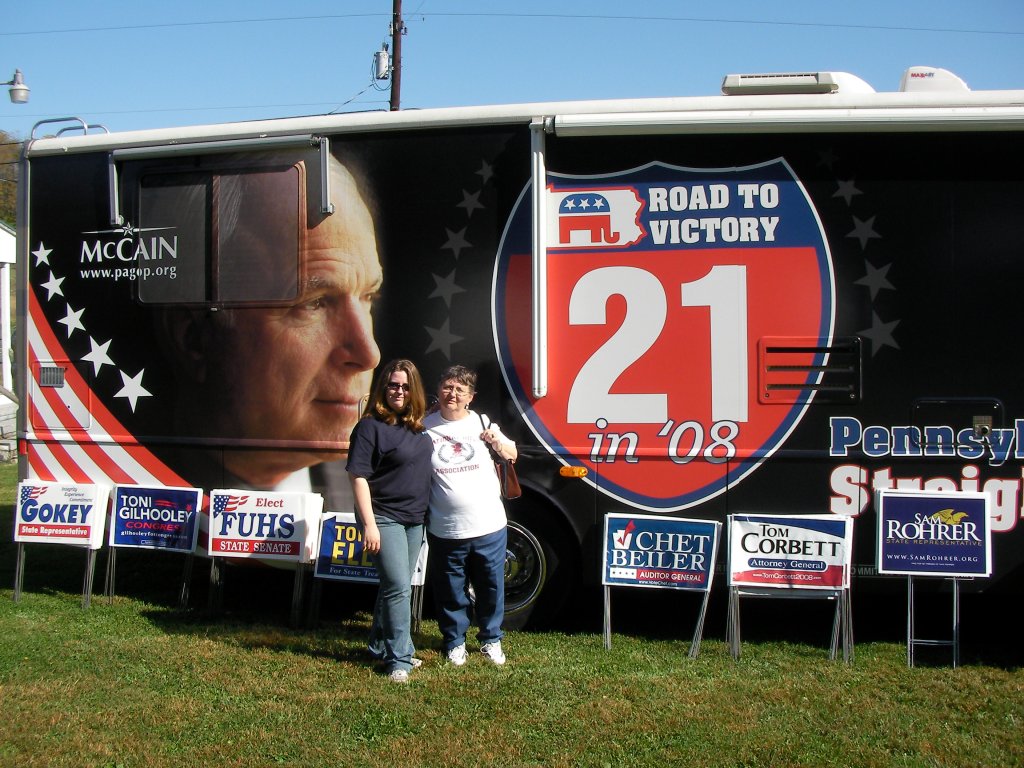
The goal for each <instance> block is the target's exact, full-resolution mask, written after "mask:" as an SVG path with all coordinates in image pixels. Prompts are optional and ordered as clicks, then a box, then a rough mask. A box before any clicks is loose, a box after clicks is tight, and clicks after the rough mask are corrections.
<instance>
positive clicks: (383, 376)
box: [363, 358, 427, 432]
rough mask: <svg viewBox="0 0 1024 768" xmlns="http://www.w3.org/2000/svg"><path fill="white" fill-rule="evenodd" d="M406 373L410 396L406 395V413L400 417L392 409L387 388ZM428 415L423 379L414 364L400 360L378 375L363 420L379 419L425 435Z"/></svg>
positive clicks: (385, 367) (381, 370)
mask: <svg viewBox="0 0 1024 768" xmlns="http://www.w3.org/2000/svg"><path fill="white" fill-rule="evenodd" d="M396 371H402V372H404V373H405V375H406V377H407V378H408V379H409V392H408V394H407V395H406V401H405V402H406V405H405V410H404V411H402V412H401V413H397V412H396V411H394V410H392V408H391V406H390V405H388V399H387V395H386V392H387V387H388V382H389V381H391V374H393V373H395V372H396ZM426 413H427V398H426V394H425V392H424V390H423V379H422V378H421V377H420V372H419V370H417V368H416V364H415V363H413V362H412V361H411V360H406V359H404V358H399V359H397V360H392V361H391V362H390V363H388V364H387V365H384V366H382V367H381V368H379V369H378V371H377V379H376V381H375V382H374V384H373V389H371V390H370V399H369V400H367V402H366V409H365V410H364V411H363V418H364V419H366V418H372V419H377V420H378V421H384V422H387V423H388V424H398V425H401V426H403V427H405V428H406V429H409V430H411V431H413V432H422V431H423V417H424V416H425V415H426Z"/></svg>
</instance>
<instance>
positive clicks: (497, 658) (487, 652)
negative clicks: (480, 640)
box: [480, 640, 505, 667]
mask: <svg viewBox="0 0 1024 768" xmlns="http://www.w3.org/2000/svg"><path fill="white" fill-rule="evenodd" d="M480 653H482V654H483V655H484V656H486V657H487V658H488V659H490V660H491V662H493V663H494V664H497V665H498V666H499V667H500V666H501V665H502V664H504V663H505V654H504V653H503V652H502V650H501V640H495V641H493V642H490V643H484V644H483V645H482V646H480Z"/></svg>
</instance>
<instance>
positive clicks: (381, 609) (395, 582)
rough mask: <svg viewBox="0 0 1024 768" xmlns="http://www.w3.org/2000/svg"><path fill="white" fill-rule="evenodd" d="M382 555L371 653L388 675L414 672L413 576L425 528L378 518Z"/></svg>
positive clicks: (379, 555) (376, 562) (377, 561)
mask: <svg viewBox="0 0 1024 768" xmlns="http://www.w3.org/2000/svg"><path fill="white" fill-rule="evenodd" d="M374 518H375V519H376V521H377V529H378V530H379V531H380V552H378V553H377V554H376V555H375V556H374V558H373V562H374V565H375V566H376V567H377V575H378V576H379V578H380V586H379V587H378V589H377V603H376V605H374V608H373V623H372V624H371V625H370V641H369V649H370V653H372V654H373V655H374V656H376V657H377V658H379V659H381V660H382V661H383V662H384V667H385V671H386V672H392V671H394V670H396V669H404V670H405V671H407V672H408V671H409V670H410V669H412V655H413V653H415V651H416V648H415V647H414V646H413V643H412V572H413V568H414V567H415V565H416V558H417V557H418V556H419V552H420V545H421V544H422V543H423V525H422V524H419V525H405V524H403V523H398V522H395V521H394V520H392V519H390V518H388V517H382V516H381V515H374Z"/></svg>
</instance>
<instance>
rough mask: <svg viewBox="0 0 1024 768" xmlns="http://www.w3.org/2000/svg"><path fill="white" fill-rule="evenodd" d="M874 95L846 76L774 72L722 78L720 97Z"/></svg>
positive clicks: (843, 74)
mask: <svg viewBox="0 0 1024 768" xmlns="http://www.w3.org/2000/svg"><path fill="white" fill-rule="evenodd" d="M837 92H842V93H851V92H852V93H874V92H875V90H874V88H872V87H871V86H870V85H868V84H867V83H865V82H864V81H863V80H861V79H860V78H859V77H856V76H855V75H851V74H849V73H847V72H775V73H764V74H752V75H726V76H725V79H724V80H723V81H722V93H724V94H725V95H726V96H742V95H772V94H790V93H837Z"/></svg>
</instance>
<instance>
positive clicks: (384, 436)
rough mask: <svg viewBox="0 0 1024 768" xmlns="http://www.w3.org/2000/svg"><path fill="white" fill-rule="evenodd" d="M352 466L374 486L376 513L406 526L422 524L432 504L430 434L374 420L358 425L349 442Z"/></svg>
mask: <svg viewBox="0 0 1024 768" xmlns="http://www.w3.org/2000/svg"><path fill="white" fill-rule="evenodd" d="M349 442H350V447H349V454H348V464H347V465H346V466H345V469H347V470H348V471H349V472H350V473H351V474H353V475H355V476H356V477H363V478H366V481H367V482H368V483H369V485H370V500H371V502H372V506H373V512H374V514H377V515H383V516H384V517H387V518H390V519H391V520H395V521H396V522H399V523H404V524H406V525H415V524H418V523H422V522H423V519H424V517H425V516H426V514H427V506H428V505H429V503H430V478H431V466H430V457H431V454H432V453H433V444H432V443H431V441H430V437H428V436H427V433H426V432H412V431H411V430H408V429H406V428H405V427H402V426H397V425H391V424H387V423H386V422H383V421H377V419H374V418H366V419H360V420H359V421H357V422H356V426H355V428H354V429H353V430H352V436H351V437H350V438H349Z"/></svg>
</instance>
